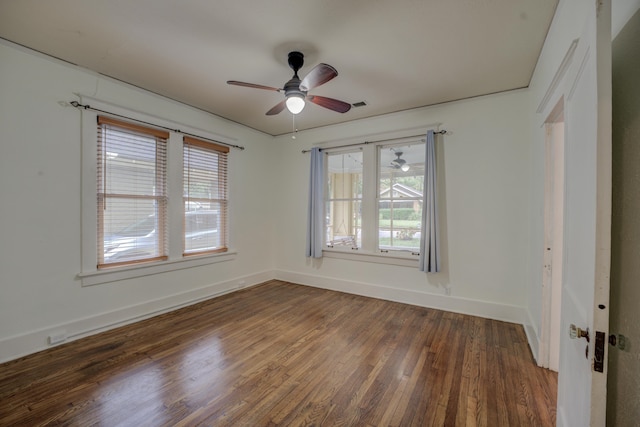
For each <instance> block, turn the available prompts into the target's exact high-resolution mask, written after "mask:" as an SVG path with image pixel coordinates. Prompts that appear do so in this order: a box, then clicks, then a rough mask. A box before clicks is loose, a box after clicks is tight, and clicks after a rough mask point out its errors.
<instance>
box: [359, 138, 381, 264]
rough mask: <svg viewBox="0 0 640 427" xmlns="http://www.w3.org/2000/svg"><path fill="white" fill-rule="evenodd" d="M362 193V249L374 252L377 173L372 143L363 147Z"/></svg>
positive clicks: (376, 221) (375, 245) (375, 241)
mask: <svg viewBox="0 0 640 427" xmlns="http://www.w3.org/2000/svg"><path fill="white" fill-rule="evenodd" d="M362 156H363V161H362V164H363V171H362V180H363V185H362V187H363V194H362V249H363V250H364V251H368V252H374V251H375V250H376V247H377V244H378V237H377V232H376V230H377V229H378V218H377V215H376V213H377V209H376V203H377V197H376V195H377V188H378V185H377V182H376V181H377V177H376V175H377V173H376V165H377V162H376V147H375V146H373V145H370V146H365V147H364V148H363V153H362Z"/></svg>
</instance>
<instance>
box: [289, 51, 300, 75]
mask: <svg viewBox="0 0 640 427" xmlns="http://www.w3.org/2000/svg"><path fill="white" fill-rule="evenodd" d="M303 64H304V55H303V54H302V52H296V51H294V52H289V67H291V69H292V70H293V72H294V73H295V75H296V77H297V76H298V70H299V69H300V68H302V65H303Z"/></svg>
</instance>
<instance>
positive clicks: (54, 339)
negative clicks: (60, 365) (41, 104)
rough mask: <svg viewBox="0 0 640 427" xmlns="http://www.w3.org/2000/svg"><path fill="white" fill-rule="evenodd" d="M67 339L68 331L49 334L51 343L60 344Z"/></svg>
mask: <svg viewBox="0 0 640 427" xmlns="http://www.w3.org/2000/svg"><path fill="white" fill-rule="evenodd" d="M66 340H67V333H66V332H65V331H61V332H56V333H53V334H51V335H49V345H54V344H59V343H61V342H64V341H66Z"/></svg>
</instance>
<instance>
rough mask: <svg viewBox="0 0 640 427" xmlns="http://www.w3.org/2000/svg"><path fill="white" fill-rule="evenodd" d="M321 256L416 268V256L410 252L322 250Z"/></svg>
mask: <svg viewBox="0 0 640 427" xmlns="http://www.w3.org/2000/svg"><path fill="white" fill-rule="evenodd" d="M322 256H324V257H325V258H334V259H345V260H349V261H360V262H373V263H376V264H388V265H399V266H402V267H416V268H417V267H418V255H411V253H410V252H401V251H397V252H392V251H389V252H388V253H376V252H366V251H363V250H362V249H359V250H357V251H350V252H347V251H343V250H339V249H338V250H336V249H323V251H322Z"/></svg>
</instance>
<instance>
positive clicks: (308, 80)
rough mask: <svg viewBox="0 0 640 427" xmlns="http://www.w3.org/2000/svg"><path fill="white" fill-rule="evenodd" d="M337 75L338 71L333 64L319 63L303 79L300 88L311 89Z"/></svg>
mask: <svg viewBox="0 0 640 427" xmlns="http://www.w3.org/2000/svg"><path fill="white" fill-rule="evenodd" d="M337 75H338V72H337V71H336V69H335V68H333V67H332V66H331V65H327V64H318V65H316V66H315V67H314V68H313V70H311V71H309V74H307V75H306V77H305V78H304V79H302V81H301V82H300V90H304V91H309V90H311V89H313V88H314V87H318V86H320V85H323V84H325V83H326V82H328V81H329V80H331V79H332V78H334V77H335V76H337Z"/></svg>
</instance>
